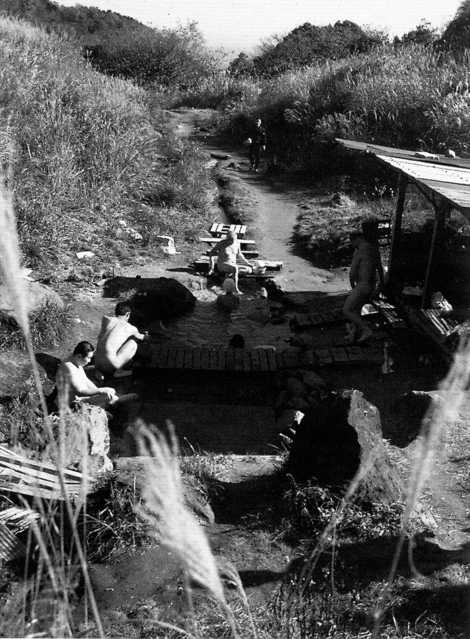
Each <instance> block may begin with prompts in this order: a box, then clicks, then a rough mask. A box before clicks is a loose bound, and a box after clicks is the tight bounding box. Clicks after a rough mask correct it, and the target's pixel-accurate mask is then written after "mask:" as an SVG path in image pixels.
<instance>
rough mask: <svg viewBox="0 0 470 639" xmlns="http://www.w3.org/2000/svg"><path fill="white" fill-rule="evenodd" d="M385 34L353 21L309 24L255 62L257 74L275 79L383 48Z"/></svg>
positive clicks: (262, 54)
mask: <svg viewBox="0 0 470 639" xmlns="http://www.w3.org/2000/svg"><path fill="white" fill-rule="evenodd" d="M382 40H383V34H380V35H379V34H378V33H375V32H371V31H367V30H365V29H362V28H361V27H360V26H359V25H357V24H356V23H354V22H351V21H350V20H345V21H344V22H336V23H335V24H334V25H327V26H324V27H317V26H315V25H312V24H310V23H309V22H306V23H305V24H303V25H300V26H299V27H297V28H295V29H293V30H292V31H291V32H290V33H288V34H287V35H286V36H284V37H283V38H282V39H281V40H280V41H279V42H278V43H277V44H275V45H274V46H272V47H269V46H268V47H265V48H264V50H263V51H262V52H261V54H259V55H258V56H256V57H255V58H254V61H253V62H254V65H255V68H256V71H257V72H258V73H260V74H265V75H273V74H276V73H280V72H283V71H286V70H288V69H295V68H298V67H302V66H306V65H309V64H312V63H313V62H315V61H317V60H325V59H339V58H345V57H347V56H348V55H350V54H351V53H362V52H364V51H368V50H369V49H370V48H372V47H373V46H376V45H377V44H380V43H381V42H382Z"/></svg>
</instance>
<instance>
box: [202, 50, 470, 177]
mask: <svg viewBox="0 0 470 639" xmlns="http://www.w3.org/2000/svg"><path fill="white" fill-rule="evenodd" d="M213 89H214V91H213V93H212V94H211V92H210V91H209V89H208V87H207V86H205V87H204V91H203V95H201V96H200V97H205V99H207V100H209V101H210V103H211V104H213V103H214V101H215V94H216V93H217V91H218V92H219V103H220V104H221V105H222V108H223V110H224V114H225V116H224V121H223V129H224V131H225V133H226V134H227V135H229V136H230V137H231V138H232V139H234V140H236V141H238V142H242V141H243V139H244V138H245V137H246V135H247V130H248V129H247V126H248V123H249V122H250V121H252V119H253V118H254V117H257V116H260V117H262V118H263V119H264V121H265V123H266V126H267V129H268V150H269V151H270V152H271V153H272V154H274V155H276V156H277V159H278V161H279V162H280V163H281V165H285V167H287V168H291V169H292V168H294V169H302V170H310V171H311V170H314V171H315V175H316V176H317V177H319V176H320V175H324V174H325V173H328V174H330V173H331V171H338V172H351V171H353V172H354V169H355V168H356V171H355V173H356V174H357V173H358V172H360V171H361V169H363V168H364V167H363V165H360V164H359V163H358V161H357V158H355V161H354V162H355V166H353V164H352V163H351V162H350V161H349V162H348V161H347V159H345V156H344V155H343V154H342V153H340V152H339V150H338V149H337V148H336V147H335V145H334V144H333V141H334V138H335V137H346V138H354V139H359V140H368V141H372V142H375V143H377V144H389V145H392V146H399V147H400V146H401V147H405V148H412V149H413V148H416V149H418V148H419V149H422V150H426V151H433V152H437V151H439V152H442V151H444V150H446V149H447V148H452V149H453V150H454V151H455V152H456V153H457V154H459V153H465V152H467V151H468V149H469V148H470V128H469V126H468V117H469V116H468V112H469V100H470V97H469V95H468V90H467V89H468V60H467V58H465V59H464V60H461V61H456V60H455V59H454V58H453V57H452V55H450V54H447V53H443V52H436V51H435V50H434V49H433V48H432V47H424V46H420V45H408V46H402V47H399V48H394V47H393V46H392V45H384V46H382V47H378V48H376V49H374V50H371V51H369V52H368V53H364V54H353V55H350V56H349V57H347V58H344V59H341V60H337V61H335V60H328V61H325V62H321V63H318V64H313V65H310V66H308V67H305V68H300V69H297V70H293V71H288V72H286V73H283V74H279V75H275V76H273V77H270V78H249V77H248V78H241V79H240V78H229V77H226V81H225V83H223V82H221V80H220V79H219V80H218V82H217V83H215V84H214V87H213ZM194 99H196V97H195V98H194ZM368 168H369V169H370V167H368ZM357 169H358V170H359V171H358V170H357ZM374 177H376V176H374Z"/></svg>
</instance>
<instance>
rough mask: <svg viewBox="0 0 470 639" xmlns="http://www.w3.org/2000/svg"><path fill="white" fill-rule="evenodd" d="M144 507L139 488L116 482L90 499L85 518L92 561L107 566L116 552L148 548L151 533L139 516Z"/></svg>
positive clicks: (112, 481) (89, 555)
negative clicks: (146, 545)
mask: <svg viewBox="0 0 470 639" xmlns="http://www.w3.org/2000/svg"><path fill="white" fill-rule="evenodd" d="M104 494H105V495H106V496H104ZM143 506H144V503H143V499H142V497H141V496H140V488H139V487H137V486H136V485H132V486H131V485H128V484H120V483H118V482H117V481H116V480H115V479H112V480H111V481H110V484H109V486H106V488H104V489H103V490H102V491H100V493H98V495H96V496H94V497H91V498H90V499H89V503H88V509H87V515H86V529H87V547H88V548H89V551H88V557H89V559H90V560H92V561H98V562H104V561H107V560H109V559H110V557H112V556H113V555H114V554H115V553H116V552H122V551H125V550H135V549H136V548H139V547H142V546H143V545H145V544H148V543H149V542H150V539H151V534H152V532H151V530H149V527H148V525H147V524H145V522H143V520H142V518H141V517H140V516H139V511H140V510H141V509H142V508H143Z"/></svg>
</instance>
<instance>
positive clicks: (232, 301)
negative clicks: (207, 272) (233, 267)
mask: <svg viewBox="0 0 470 639" xmlns="http://www.w3.org/2000/svg"><path fill="white" fill-rule="evenodd" d="M222 288H223V289H224V294H221V295H218V296H217V306H218V307H219V308H220V309H221V310H223V311H227V312H229V313H231V312H232V311H234V310H236V309H237V308H238V307H239V306H240V298H239V297H238V295H237V291H236V286H235V282H234V281H233V280H231V279H230V278H228V277H227V278H226V279H225V280H224V283H223V284H222Z"/></svg>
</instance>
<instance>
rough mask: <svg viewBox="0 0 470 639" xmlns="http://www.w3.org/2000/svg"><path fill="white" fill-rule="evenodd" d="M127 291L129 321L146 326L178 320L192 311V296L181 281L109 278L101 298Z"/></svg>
mask: <svg viewBox="0 0 470 639" xmlns="http://www.w3.org/2000/svg"><path fill="white" fill-rule="evenodd" d="M126 292H129V295H130V298H129V299H130V302H131V304H132V306H133V313H132V317H131V321H132V322H133V323H136V324H137V325H139V326H147V325H148V324H150V323H152V322H154V321H156V320H168V319H173V318H176V317H180V316H181V315H184V314H185V313H189V312H190V311H192V310H193V308H194V305H195V303H196V298H195V296H194V295H193V294H192V293H191V291H190V290H189V289H187V288H186V287H185V286H184V285H183V284H181V282H178V280H175V279H173V278H168V277H154V278H149V277H146V278H140V277H113V278H112V279H110V280H108V281H107V282H106V285H105V295H106V296H109V297H118V296H119V295H121V296H123V295H125V293H126Z"/></svg>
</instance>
